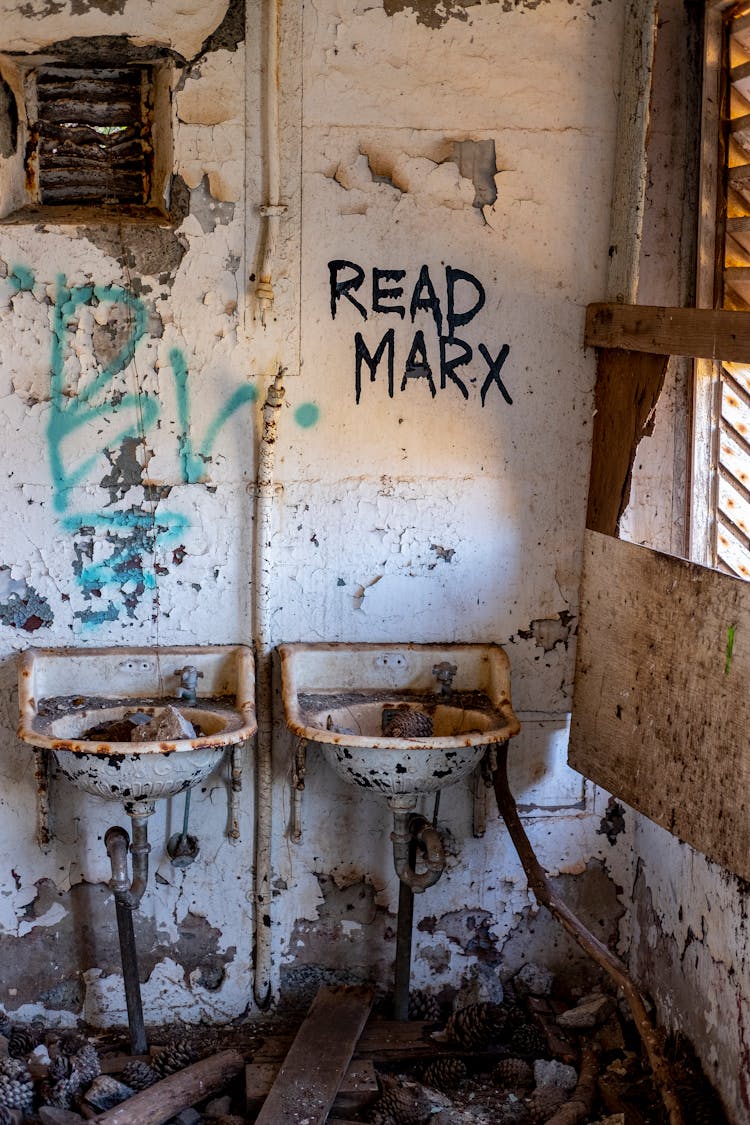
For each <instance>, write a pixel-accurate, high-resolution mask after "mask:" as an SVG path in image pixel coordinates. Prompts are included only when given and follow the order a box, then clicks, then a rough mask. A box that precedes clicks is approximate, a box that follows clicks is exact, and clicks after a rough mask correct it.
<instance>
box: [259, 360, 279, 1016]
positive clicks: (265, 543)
mask: <svg viewBox="0 0 750 1125" xmlns="http://www.w3.org/2000/svg"><path fill="white" fill-rule="evenodd" d="M281 380H282V372H281V371H279V373H278V375H277V376H276V378H275V379H274V381H273V383H272V385H271V386H270V387H269V388H268V396H267V398H266V401H265V402H264V404H263V432H262V434H261V439H260V443H259V449H258V481H257V490H256V499H255V543H254V563H255V566H254V572H253V573H254V581H253V585H254V609H255V612H254V625H255V630H254V632H255V668H256V711H257V716H258V733H257V736H256V771H255V883H254V905H255V982H254V985H253V991H254V995H255V1002H256V1004H257V1005H258V1007H259V1008H267V1007H268V1005H269V1003H270V999H271V918H270V909H271V801H272V794H273V784H272V783H273V771H272V763H271V744H272V737H273V718H272V705H273V686H272V682H271V651H272V647H273V640H272V636H271V615H272V604H271V591H272V562H271V547H272V534H273V511H274V494H275V490H276V484H275V479H274V470H275V459H276V458H275V454H276V436H277V432H278V423H279V411H280V410H281V404H282V402H283V401H284V387H283V386H282V382H281Z"/></svg>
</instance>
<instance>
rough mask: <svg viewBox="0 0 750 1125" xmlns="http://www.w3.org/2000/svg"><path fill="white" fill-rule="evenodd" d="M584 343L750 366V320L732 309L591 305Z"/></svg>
mask: <svg viewBox="0 0 750 1125" xmlns="http://www.w3.org/2000/svg"><path fill="white" fill-rule="evenodd" d="M584 343H585V345H586V346H587V347H597V348H621V349H623V350H625V351H632V352H650V353H651V354H653V355H667V356H669V355H687V356H694V357H695V358H699V359H719V360H724V361H725V362H727V363H750V317H749V316H748V315H747V314H746V313H744V312H733V311H731V310H729V309H677V308H665V307H663V306H661V305H605V304H595V305H589V306H588V308H587V310H586V330H585V336H584Z"/></svg>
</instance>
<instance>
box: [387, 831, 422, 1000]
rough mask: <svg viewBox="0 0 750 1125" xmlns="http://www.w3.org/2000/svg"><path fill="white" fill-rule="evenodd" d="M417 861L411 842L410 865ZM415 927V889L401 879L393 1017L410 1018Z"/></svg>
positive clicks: (414, 846) (413, 845)
mask: <svg viewBox="0 0 750 1125" xmlns="http://www.w3.org/2000/svg"><path fill="white" fill-rule="evenodd" d="M416 861H417V842H416V840H414V839H413V838H412V840H411V841H410V843H409V866H410V867H411V869H412V870H413V869H414V864H415V863H416ZM413 928H414V891H413V890H412V889H411V887H410V886H409V885H408V884H407V883H405V882H404V881H403V879H399V883H398V921H397V923H396V965H395V974H394V981H393V1018H394V1019H396V1020H408V1018H409V983H410V980H411V939H412V931H413Z"/></svg>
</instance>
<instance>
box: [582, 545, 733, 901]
mask: <svg viewBox="0 0 750 1125" xmlns="http://www.w3.org/2000/svg"><path fill="white" fill-rule="evenodd" d="M749 682H750V583H748V582H745V581H741V580H740V579H737V578H732V577H729V576H728V575H726V574H722V573H720V572H719V571H716V570H710V569H708V568H706V567H702V566H699V565H698V564H697V563H691V562H687V561H686V560H684V559H678V558H673V557H672V556H670V555H665V554H661V553H660V552H657V551H651V550H648V549H646V548H644V547H637V546H635V545H634V544H631V543H626V542H623V541H622V540H617V539H612V538H609V537H607V536H602V535H594V534H592V533H591V532H587V533H586V536H585V539H584V566H583V579H582V584H581V607H580V622H579V628H578V642H577V655H576V677H575V691H574V696H573V720H572V726H571V732H570V744H569V751H568V755H569V761H570V764H571V765H572V766H573V767H574V768H575V769H577V770H579V771H580V772H581V773H583V774H585V776H586V777H588V778H590V779H591V780H592V781H593V782H594V783H595V784H596V785H601V786H602V787H603V788H604V789H606V790H607V791H608V792H610V793H612V794H613V795H614V796H615V797H618V798H619V799H621V800H623V801H625V802H626V803H627V804H628V805H630V806H632V807H633V808H635V809H637V810H638V811H639V812H642V813H644V814H645V815H646V816H647V817H649V818H650V819H651V820H653V821H655V822H656V823H657V824H660V825H661V826H662V827H663V828H666V829H667V831H668V832H671V833H672V834H673V835H675V836H677V837H679V839H681V840H684V841H686V842H687V843H689V844H692V846H693V847H695V848H697V849H698V850H699V851H701V852H703V854H704V855H706V856H708V858H709V859H711V860H713V861H714V862H716V863H720V864H721V865H722V866H723V867H725V868H727V869H728V870H729V871H732V872H734V873H735V874H736V875H739V876H740V877H741V878H743V879H750V849H748V833H749V832H750V755H748V752H747V731H748V726H749V725H750V693H748V690H747V685H748V683H749Z"/></svg>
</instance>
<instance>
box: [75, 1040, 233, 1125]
mask: <svg viewBox="0 0 750 1125" xmlns="http://www.w3.org/2000/svg"><path fill="white" fill-rule="evenodd" d="M244 1065H245V1060H244V1058H243V1057H242V1055H241V1054H240V1053H239V1051H219V1053H218V1054H216V1055H210V1056H209V1057H208V1058H206V1059H201V1060H200V1062H196V1063H192V1064H191V1065H190V1066H186V1067H185V1068H184V1069H183V1070H178V1071H177V1073H176V1074H170V1075H169V1076H168V1077H167V1078H163V1079H162V1080H161V1082H157V1083H155V1084H154V1085H153V1086H149V1088H148V1089H147V1090H142V1091H141V1092H140V1093H139V1094H134V1095H133V1097H132V1098H128V1100H127V1101H126V1102H120V1104H119V1105H116V1106H115V1107H114V1109H108V1110H107V1111H106V1113H101V1114H99V1116H98V1117H95V1118H94V1121H95V1122H97V1123H100V1125H163V1123H164V1122H165V1121H169V1119H170V1118H172V1117H174V1116H175V1114H176V1113H179V1112H180V1111H181V1110H183V1109H187V1108H188V1106H191V1105H194V1104H195V1103H196V1102H198V1101H201V1100H202V1099H203V1098H207V1097H209V1096H210V1095H212V1094H216V1093H218V1092H219V1091H220V1090H223V1089H224V1087H225V1086H227V1085H228V1084H229V1083H230V1082H231V1081H232V1079H233V1078H235V1077H236V1076H237V1075H238V1074H240V1073H241V1072H242V1069H243V1067H244Z"/></svg>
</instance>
